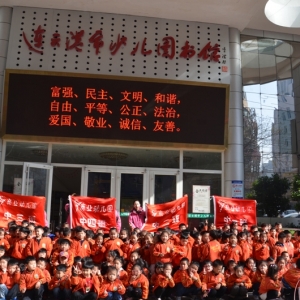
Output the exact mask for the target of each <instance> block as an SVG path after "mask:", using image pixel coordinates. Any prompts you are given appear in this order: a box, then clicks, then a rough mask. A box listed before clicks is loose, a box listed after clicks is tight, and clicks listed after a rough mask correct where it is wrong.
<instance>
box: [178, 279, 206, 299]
mask: <svg viewBox="0 0 300 300" xmlns="http://www.w3.org/2000/svg"><path fill="white" fill-rule="evenodd" d="M200 290H201V289H200V288H197V287H196V286H195V285H194V284H193V285H191V286H189V287H184V286H183V284H182V283H181V282H179V283H176V285H175V295H176V296H177V297H181V296H189V295H197V294H198V293H199V292H200Z"/></svg>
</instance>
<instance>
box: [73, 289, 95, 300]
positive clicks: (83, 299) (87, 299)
mask: <svg viewBox="0 0 300 300" xmlns="http://www.w3.org/2000/svg"><path fill="white" fill-rule="evenodd" d="M97 298H98V295H97V294H96V293H94V292H88V293H85V294H84V293H82V292H80V291H76V292H73V293H72V299H73V300H96V299H97Z"/></svg>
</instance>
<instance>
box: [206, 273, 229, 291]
mask: <svg viewBox="0 0 300 300" xmlns="http://www.w3.org/2000/svg"><path fill="white" fill-rule="evenodd" d="M219 283H221V285H222V286H226V282H225V277H224V275H223V274H222V273H219V274H215V273H214V271H211V272H209V273H207V274H204V276H203V281H202V290H203V291H206V290H208V289H211V288H215V287H216V285H217V284H219Z"/></svg>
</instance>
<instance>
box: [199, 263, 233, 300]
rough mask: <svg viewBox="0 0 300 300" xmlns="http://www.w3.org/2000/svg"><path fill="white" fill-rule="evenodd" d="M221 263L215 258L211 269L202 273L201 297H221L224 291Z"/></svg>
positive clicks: (224, 284)
mask: <svg viewBox="0 0 300 300" xmlns="http://www.w3.org/2000/svg"><path fill="white" fill-rule="evenodd" d="M222 271H223V263H222V261H221V260H219V259H216V260H215V261H214V262H213V270H212V271H211V272H209V273H207V274H205V275H204V278H203V281H202V290H203V292H204V294H203V297H204V298H206V297H208V298H222V297H223V296H224V295H225V293H226V290H227V288H226V283H225V277H224V275H223V274H222Z"/></svg>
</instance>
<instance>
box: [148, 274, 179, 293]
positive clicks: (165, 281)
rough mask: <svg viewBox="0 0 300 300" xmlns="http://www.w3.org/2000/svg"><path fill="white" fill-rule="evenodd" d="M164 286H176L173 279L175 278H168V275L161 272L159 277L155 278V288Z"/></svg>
mask: <svg viewBox="0 0 300 300" xmlns="http://www.w3.org/2000/svg"><path fill="white" fill-rule="evenodd" d="M159 286H160V287H162V288H166V287H167V286H169V287H170V288H172V287H174V286H175V282H174V280H173V278H172V277H171V278H167V277H166V275H164V274H159V275H158V276H157V279H156V280H155V284H154V287H153V290H155V289H157V288H158V287H159Z"/></svg>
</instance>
